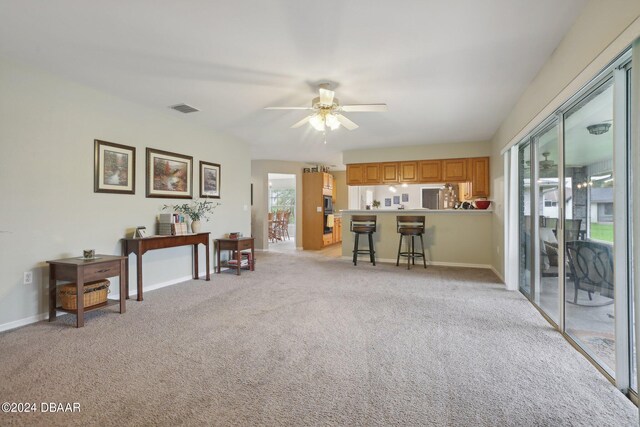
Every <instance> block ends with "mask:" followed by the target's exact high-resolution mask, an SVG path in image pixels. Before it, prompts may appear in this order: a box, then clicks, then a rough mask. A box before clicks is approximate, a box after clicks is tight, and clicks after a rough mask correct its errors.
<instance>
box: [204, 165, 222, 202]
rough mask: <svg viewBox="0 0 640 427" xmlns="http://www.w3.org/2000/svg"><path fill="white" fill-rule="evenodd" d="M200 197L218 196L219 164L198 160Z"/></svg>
mask: <svg viewBox="0 0 640 427" xmlns="http://www.w3.org/2000/svg"><path fill="white" fill-rule="evenodd" d="M200 197H202V198H205V197H208V198H210V199H219V198H220V165H219V164H217V163H208V162H203V161H201V162H200Z"/></svg>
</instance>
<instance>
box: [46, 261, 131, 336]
mask: <svg viewBox="0 0 640 427" xmlns="http://www.w3.org/2000/svg"><path fill="white" fill-rule="evenodd" d="M47 263H48V264H49V322H53V321H54V320H56V310H60V311H66V312H67V313H72V314H75V315H76V327H78V328H81V327H83V326H84V313H85V312H87V311H91V310H96V309H98V308H103V307H106V306H108V305H113V304H118V302H117V301H113V300H107V301H106V302H103V303H101V304H97V305H92V306H91V307H88V308H85V307H84V284H85V282H90V281H93V280H101V279H106V278H108V277H114V276H119V277H120V313H124V312H125V310H126V307H125V296H126V288H127V287H128V286H127V277H128V276H127V274H126V271H127V265H128V262H127V258H126V257H123V256H112V255H96V257H95V258H94V259H91V260H85V259H83V258H65V259H57V260H54V261H47ZM58 280H66V281H69V282H75V283H76V301H77V307H78V308H77V309H76V310H66V309H63V308H62V307H56V297H57V284H58Z"/></svg>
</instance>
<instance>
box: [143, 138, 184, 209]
mask: <svg viewBox="0 0 640 427" xmlns="http://www.w3.org/2000/svg"><path fill="white" fill-rule="evenodd" d="M192 195H193V157H191V156H185V155H182V154H176V153H170V152H168V151H161V150H154V149H153V148H147V197H162V198H165V199H191V198H192Z"/></svg>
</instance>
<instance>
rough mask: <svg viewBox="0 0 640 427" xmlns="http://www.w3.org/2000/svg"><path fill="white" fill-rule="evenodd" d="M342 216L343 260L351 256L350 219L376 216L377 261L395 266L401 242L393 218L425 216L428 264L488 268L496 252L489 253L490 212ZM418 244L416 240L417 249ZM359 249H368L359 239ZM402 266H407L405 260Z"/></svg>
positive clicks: (392, 211) (358, 212) (386, 212)
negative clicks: (404, 264)
mask: <svg viewBox="0 0 640 427" xmlns="http://www.w3.org/2000/svg"><path fill="white" fill-rule="evenodd" d="M341 213H342V256H343V257H346V258H351V257H352V256H353V252H352V251H353V233H351V232H350V231H349V229H350V224H351V216H352V215H376V216H377V228H376V232H375V233H374V235H373V240H374V242H373V243H374V246H375V251H376V261H379V262H393V263H394V264H395V262H396V256H397V254H398V242H399V240H400V236H399V234H398V233H397V230H396V216H400V215H424V216H425V234H424V236H423V238H424V249H425V254H426V257H427V264H432V265H449V266H461V267H479V268H490V265H491V262H492V256H491V254H492V253H493V252H492V250H493V251H495V248H493V249H492V235H491V230H492V227H493V224H492V215H491V214H492V213H493V211H492V210H489V209H485V210H482V209H467V210H464V209H442V210H429V209H371V210H357V209H356V210H353V209H349V210H343V211H341ZM405 241H406V239H405ZM419 242H420V239H419V238H418V239H417V240H416V245H418V244H419ZM360 246H361V248H366V247H367V243H366V239H360ZM403 246H404V245H403ZM361 259H362V262H367V259H368V258H367V257H366V256H364V255H363V256H362V257H361ZM400 261H401V262H402V259H401V260H400ZM404 262H405V263H406V259H404ZM416 266H417V263H416Z"/></svg>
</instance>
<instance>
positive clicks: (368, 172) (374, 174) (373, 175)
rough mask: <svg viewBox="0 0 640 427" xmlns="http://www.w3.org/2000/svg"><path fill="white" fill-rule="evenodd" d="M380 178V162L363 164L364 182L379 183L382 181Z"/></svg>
mask: <svg viewBox="0 0 640 427" xmlns="http://www.w3.org/2000/svg"><path fill="white" fill-rule="evenodd" d="M381 178H382V177H381V176H380V163H366V164H365V165H364V182H365V184H380V183H381V182H382V179H381Z"/></svg>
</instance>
